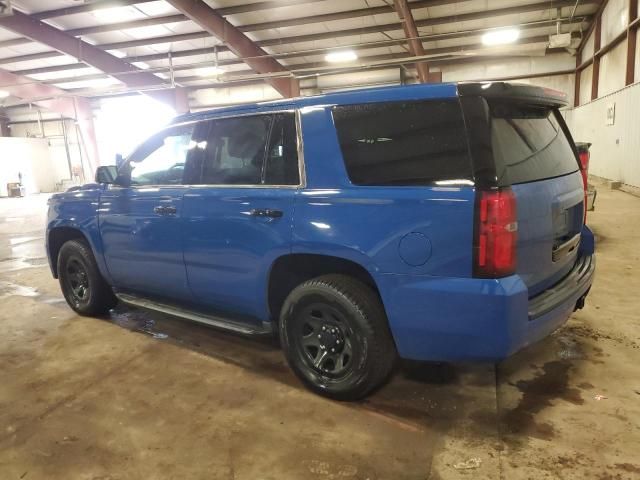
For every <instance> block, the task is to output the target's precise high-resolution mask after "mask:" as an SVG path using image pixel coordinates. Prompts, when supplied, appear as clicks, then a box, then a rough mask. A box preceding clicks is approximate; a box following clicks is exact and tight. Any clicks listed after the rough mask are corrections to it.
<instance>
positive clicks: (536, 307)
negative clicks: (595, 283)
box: [528, 255, 596, 320]
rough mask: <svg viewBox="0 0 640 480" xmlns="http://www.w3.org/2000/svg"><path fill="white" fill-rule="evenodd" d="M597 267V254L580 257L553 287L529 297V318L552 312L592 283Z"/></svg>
mask: <svg viewBox="0 0 640 480" xmlns="http://www.w3.org/2000/svg"><path fill="white" fill-rule="evenodd" d="M595 269H596V259H595V256H593V255H589V256H584V257H581V258H579V259H578V261H577V262H576V264H575V265H574V266H573V269H572V270H571V271H570V272H569V273H568V274H567V276H565V277H564V278H563V279H562V280H560V281H559V282H558V283H556V284H555V285H554V286H552V287H551V288H548V289H547V290H545V291H544V292H542V293H539V294H538V295H536V296H535V297H533V298H531V299H529V306H528V312H529V320H535V319H536V318H538V317H540V316H541V315H544V314H545V313H548V312H550V311H551V310H553V309H554V308H556V307H557V306H558V305H560V304H561V303H563V302H565V301H566V300H568V299H569V298H571V296H572V295H574V294H575V293H576V292H579V291H581V290H583V289H585V287H587V285H589V284H590V283H591V281H592V279H593V276H594V273H595Z"/></svg>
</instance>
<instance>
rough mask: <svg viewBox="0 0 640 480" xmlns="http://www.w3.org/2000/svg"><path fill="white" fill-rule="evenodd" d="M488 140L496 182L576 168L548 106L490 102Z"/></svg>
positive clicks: (530, 178) (507, 182)
mask: <svg viewBox="0 0 640 480" xmlns="http://www.w3.org/2000/svg"><path fill="white" fill-rule="evenodd" d="M490 107H491V117H492V118H491V142H492V146H493V155H494V158H495V161H496V172H497V176H498V183H499V184H500V185H512V184H516V183H525V182H532V181H536V180H543V179H545V178H553V177H559V176H561V175H566V174H568V173H572V172H575V171H576V170H578V163H577V160H576V157H575V154H574V152H573V149H572V148H571V144H570V143H569V140H568V139H567V137H566V135H565V134H564V132H563V130H562V127H561V125H560V123H559V122H561V121H562V120H561V119H560V118H559V114H558V113H557V112H556V111H554V109H551V108H548V107H536V106H523V105H517V104H513V103H499V102H498V103H492V104H491V105H490Z"/></svg>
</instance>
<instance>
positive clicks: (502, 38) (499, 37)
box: [482, 28, 520, 45]
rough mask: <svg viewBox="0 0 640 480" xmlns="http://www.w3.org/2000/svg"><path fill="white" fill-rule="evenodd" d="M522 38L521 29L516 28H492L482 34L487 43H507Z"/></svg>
mask: <svg viewBox="0 0 640 480" xmlns="http://www.w3.org/2000/svg"><path fill="white" fill-rule="evenodd" d="M518 38H520V31H519V30H518V29H515V28H505V29H502V30H492V31H490V32H487V33H485V34H484V35H482V43H483V44H485V45H505V44H507V43H513V42H515V41H516V40H518Z"/></svg>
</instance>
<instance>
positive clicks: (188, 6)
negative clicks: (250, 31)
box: [166, 0, 300, 97]
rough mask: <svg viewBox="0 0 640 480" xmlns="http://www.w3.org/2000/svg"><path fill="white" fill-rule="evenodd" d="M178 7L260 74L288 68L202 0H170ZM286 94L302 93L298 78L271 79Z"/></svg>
mask: <svg viewBox="0 0 640 480" xmlns="http://www.w3.org/2000/svg"><path fill="white" fill-rule="evenodd" d="M166 1H167V2H168V3H169V4H171V5H172V6H173V7H174V8H176V9H178V10H179V11H180V12H182V13H183V14H185V15H187V16H188V17H189V18H190V19H191V20H192V21H193V22H195V23H196V24H198V25H199V26H200V27H201V28H202V29H203V30H206V31H207V32H209V33H210V34H211V35H213V36H214V37H216V38H218V39H219V40H220V41H221V42H223V43H225V44H226V45H227V47H229V50H231V51H232V52H233V53H234V54H235V55H236V56H238V57H242V58H244V59H245V63H246V64H247V65H249V67H251V69H253V70H254V71H255V72H257V73H260V74H266V73H278V72H286V71H287V69H286V68H285V67H283V66H282V65H281V64H280V63H278V61H277V60H275V59H274V58H271V57H269V56H268V54H267V52H265V51H264V50H263V49H262V48H260V47H259V46H258V45H256V44H255V43H253V40H251V39H250V38H249V37H247V36H246V35H245V34H244V33H242V32H241V31H240V30H238V29H237V28H236V27H234V26H233V25H232V24H231V23H229V22H228V21H227V20H226V19H225V18H224V17H222V16H220V14H218V13H216V11H215V10H213V9H212V8H211V7H209V6H208V5H207V4H206V3H204V2H203V1H202V0H166ZM267 81H268V82H269V84H271V86H273V88H275V89H276V90H277V91H278V93H280V94H281V95H282V96H283V97H293V96H296V95H298V94H299V93H300V87H299V85H298V81H297V80H296V79H295V78H293V77H291V78H273V79H268V80H267Z"/></svg>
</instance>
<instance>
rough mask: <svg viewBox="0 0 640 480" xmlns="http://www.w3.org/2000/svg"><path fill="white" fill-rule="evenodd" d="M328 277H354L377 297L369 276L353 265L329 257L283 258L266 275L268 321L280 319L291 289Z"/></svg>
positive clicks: (309, 255) (302, 255)
mask: <svg viewBox="0 0 640 480" xmlns="http://www.w3.org/2000/svg"><path fill="white" fill-rule="evenodd" d="M329 273H341V274H344V275H349V276H351V277H354V278H356V279H358V280H360V281H361V282H362V283H364V284H366V285H369V286H370V287H371V288H372V289H373V290H374V291H375V292H376V293H377V294H378V296H380V292H379V291H378V287H377V286H376V282H375V281H374V279H373V277H372V276H371V274H370V273H369V272H368V271H367V270H366V269H365V268H364V267H363V266H362V265H359V264H358V263H356V262H352V261H351V260H346V259H344V258H339V257H332V256H328V255H312V254H291V255H285V256H283V257H280V258H278V259H277V260H276V261H275V262H274V264H273V266H272V268H271V273H270V275H269V284H268V285H269V287H268V299H269V312H270V313H271V317H272V318H274V319H277V318H278V317H279V315H280V309H281V308H282V305H283V303H284V301H285V299H286V298H287V296H288V295H289V293H290V292H291V291H292V290H293V289H294V288H296V287H297V286H298V285H300V284H301V283H303V282H306V281H307V280H310V279H312V278H315V277H319V276H320V275H326V274H329Z"/></svg>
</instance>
